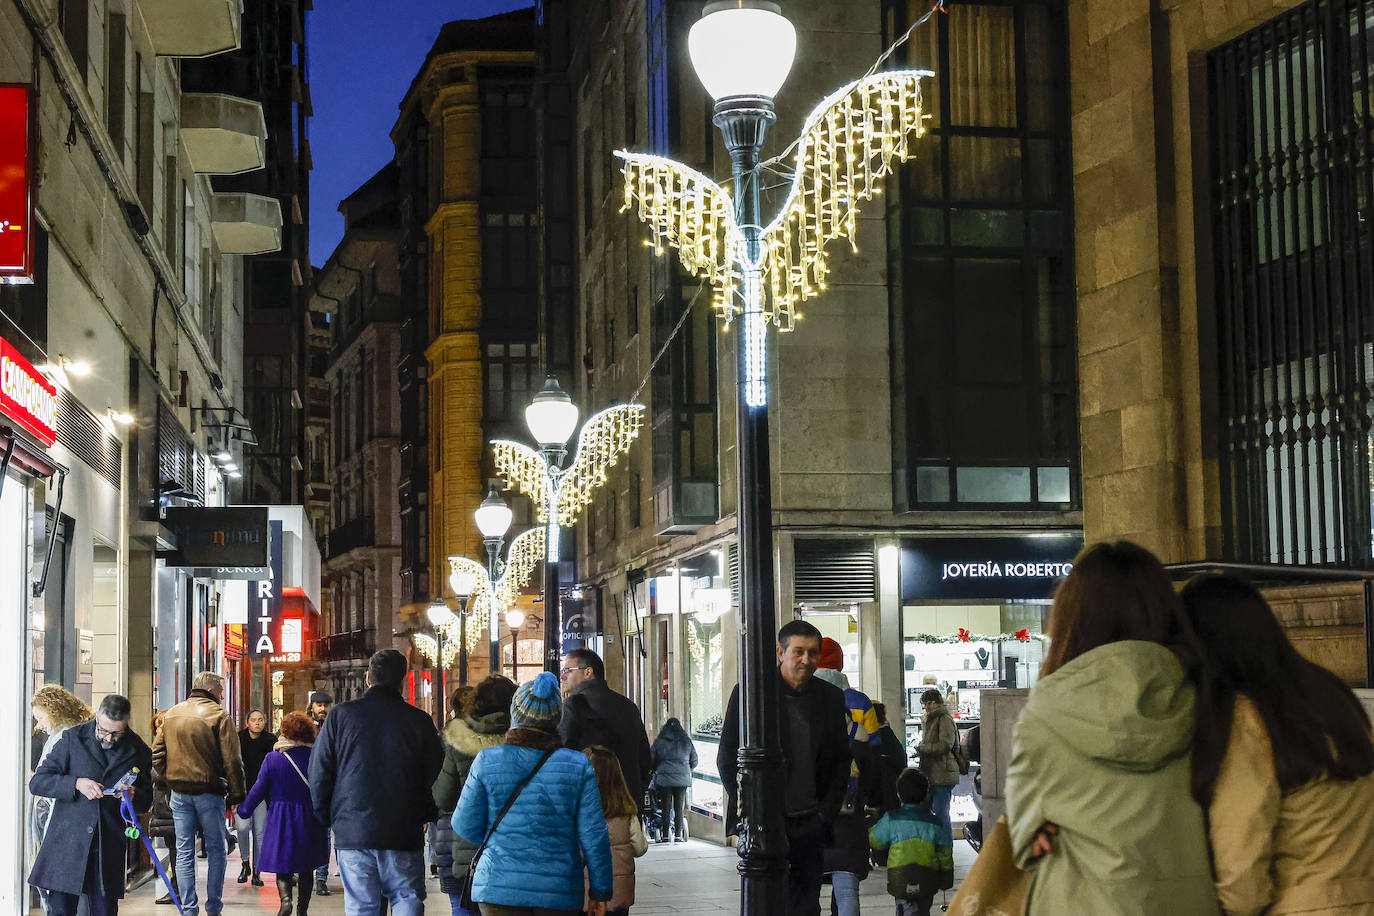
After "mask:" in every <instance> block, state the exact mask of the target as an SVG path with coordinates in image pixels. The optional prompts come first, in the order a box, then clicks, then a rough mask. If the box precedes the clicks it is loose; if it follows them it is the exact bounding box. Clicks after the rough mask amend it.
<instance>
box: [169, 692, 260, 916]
mask: <svg viewBox="0 0 1374 916" xmlns="http://www.w3.org/2000/svg"><path fill="white" fill-rule="evenodd" d="M191 687H192V689H191V695H190V696H189V697H187V698H186V700H185V701H184V702H181V703H178V704H177V705H175V706H173V707H172V708H171V709H169V710H167V712H166V714H165V715H164V716H163V718H162V729H161V730H160V731H159V732H158V733H157V737H156V738H155V739H154V740H153V778H154V779H155V780H157V781H158V782H163V783H166V784H167V786H168V787H169V788H170V789H171V790H172V819H173V821H174V822H175V823H176V832H177V859H176V876H177V889H178V890H179V891H180V892H181V902H182V907H183V909H182V912H183V913H185V914H187V916H198V914H199V913H200V901H199V899H198V898H197V897H196V832H197V830H199V832H200V833H201V834H202V835H204V837H205V851H206V856H207V858H208V859H209V861H208V863H207V864H208V866H209V873H208V875H207V876H206V888H205V912H206V914H207V916H219V914H220V913H221V912H222V911H223V909H224V900H223V894H224V869H225V843H224V836H225V819H224V817H225V815H224V812H225V808H226V806H227V807H234V806H236V805H238V803H239V802H241V801H243V798H244V796H245V795H246V794H247V789H246V787H245V786H244V775H243V758H242V756H241V754H240V750H239V737H238V731H237V730H236V729H235V728H234V721H233V720H232V719H231V718H230V717H229V713H227V712H225V710H224V707H223V706H221V705H220V698H221V697H222V696H224V678H222V677H220V676H219V675H218V674H215V673H214V672H213V671H202V672H200V673H199V674H197V675H196V677H195V680H194V681H192V682H191ZM226 796H227V798H226Z"/></svg>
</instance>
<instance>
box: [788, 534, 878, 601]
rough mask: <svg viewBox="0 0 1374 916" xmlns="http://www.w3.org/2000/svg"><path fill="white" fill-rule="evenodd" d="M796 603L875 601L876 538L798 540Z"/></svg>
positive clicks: (794, 567)
mask: <svg viewBox="0 0 1374 916" xmlns="http://www.w3.org/2000/svg"><path fill="white" fill-rule="evenodd" d="M792 582H793V595H794V598H795V600H797V601H807V602H823V601H873V600H875V599H876V597H877V582H878V572H877V566H876V564H875V563H874V555H873V538H871V537H860V538H798V539H797V540H796V541H795V542H793V574H792Z"/></svg>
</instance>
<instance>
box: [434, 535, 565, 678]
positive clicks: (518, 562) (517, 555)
mask: <svg viewBox="0 0 1374 916" xmlns="http://www.w3.org/2000/svg"><path fill="white" fill-rule="evenodd" d="M543 559H544V531H543V529H542V528H529V529H527V530H525V531H522V532H520V534H518V535H516V536H515V538H514V539H513V540H512V541H511V542H510V547H508V548H507V549H506V561H505V564H504V565H503V566H502V567H501V573H500V575H498V576H497V577H496V587H495V589H493V588H492V585H491V576H490V574H489V573H488V571H487V567H486V566H485V565H483V564H482V563H479V562H477V561H476V560H473V559H470V558H468V557H449V558H448V566H449V578H450V580H453V579H456V578H459V577H462V578H464V579H467V580H468V581H470V582H472V583H473V588H472V594H471V595H469V596H468V600H467V607H466V608H465V609H464V611H463V614H464V615H465V616H466V617H467V619H468V622H467V626H466V627H464V626H463V625H462V624H461V623H460V622H459V620H458V619H457V618H454V619H453V620H452V621H450V622H449V623H446V624H444V626H443V628H442V629H443V633H444V639H445V643H444V656H445V658H449V653H448V645H449V643H450V642H452V643H453V644H454V645H457V643H458V642H459V641H460V637H466V640H467V643H466V644H467V650H468V651H469V652H471V651H472V650H473V649H474V648H476V646H477V643H478V641H479V637H480V635H481V633H482V627H481V625H475V624H477V621H478V617H479V615H480V614H481V613H482V612H483V611H485V612H486V617H487V621H486V626H487V632H488V636H490V633H491V632H492V631H493V629H494V628H495V627H497V626H499V625H500V622H499V621H500V618H499V616H498V615H499V614H501V613H502V612H504V611H506V610H507V609H509V608H511V607H513V606H514V605H515V602H516V601H518V600H519V599H520V593H521V591H522V590H523V589H524V587H525V585H526V584H527V583H528V582H529V581H530V576H531V575H532V574H533V573H534V569H535V567H536V566H538V565H539V563H540V561H542V560H543ZM417 635H419V636H423V637H424V638H425V639H428V640H429V641H430V642H431V643H433V642H434V640H433V638H432V637H430V636H428V635H425V634H417ZM417 647H418V643H417ZM421 651H422V652H423V651H424V650H423V649H422V650H421ZM456 651H457V650H455V652H456ZM426 657H427V658H430V660H431V661H433V658H432V657H430V656H426ZM450 663H451V659H450V661H446V662H445V663H444V664H445V667H447V666H448V665H449V664H450Z"/></svg>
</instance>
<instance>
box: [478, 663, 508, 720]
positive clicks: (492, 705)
mask: <svg viewBox="0 0 1374 916" xmlns="http://www.w3.org/2000/svg"><path fill="white" fill-rule="evenodd" d="M515 690H516V686H515V682H514V681H512V680H511V679H510V678H508V677H506V676H505V675H504V674H493V675H490V676H489V677H487V678H486V679H485V680H483V681H482V683H480V684H478V685H477V693H476V694H475V695H474V696H475V699H474V701H473V704H472V713H471V714H472V715H473V716H475V717H477V718H479V719H480V718H481V717H482V716H489V715H491V714H492V713H494V712H509V711H510V703H511V700H512V699H514V697H515Z"/></svg>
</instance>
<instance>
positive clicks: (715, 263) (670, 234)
mask: <svg viewBox="0 0 1374 916" xmlns="http://www.w3.org/2000/svg"><path fill="white" fill-rule="evenodd" d="M616 155H617V156H619V157H620V158H621V159H624V160H625V166H624V168H623V170H622V171H623V173H624V175H625V205H624V206H623V207H621V208H620V212H622V213H624V212H625V211H626V210H629V209H630V208H631V207H633V206H634V204H635V202H636V201H638V202H639V209H638V214H639V218H640V219H642V220H644V222H646V223H648V224H649V232H650V238H649V239H648V240H647V241H646V242H645V244H646V245H648V246H649V247H651V248H653V249H654V254H658V255H661V254H663V252H664V251H665V250H666V249H668V248H673V249H675V250H676V251H677V255H678V258H680V259H681V260H682V266H683V267H685V268H687V270H689V271H691V272H692V273H693V274H695V275H696V276H698V277H704V278H706V280H707V282H709V283H710V284H711V286H712V287H713V288H714V289H715V298H714V305H715V308H716V310H717V311H718V312H720V313H721V314H722V315H728V314H732V313H733V310H732V308H731V306H730V295H731V289H732V287H733V286H734V283H735V280H736V278H737V277H738V275H739V274H738V267H737V264H738V261H739V246H740V245H741V244H742V243H743V239H742V238H741V237H740V234H739V230H738V229H737V228H736V226H735V205H734V202H733V201H732V200H731V198H730V193H729V192H728V191H726V190H725V189H724V188H722V187H721V186H720V185H718V184H716V183H715V182H714V181H712V180H711V179H709V178H707V177H706V176H705V175H703V174H701V173H700V172H698V171H696V170H695V169H689V168H687V167H686V166H684V165H681V164H679V163H677V162H674V161H673V160H671V159H667V158H664V157H663V156H650V155H644V154H640V153H627V152H624V151H620V152H617V153H616Z"/></svg>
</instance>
